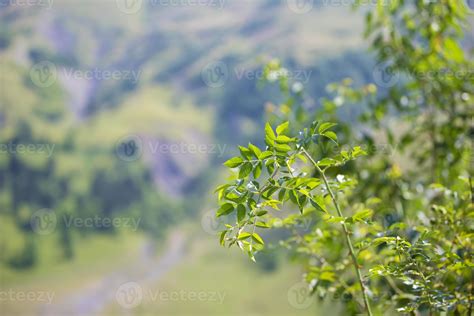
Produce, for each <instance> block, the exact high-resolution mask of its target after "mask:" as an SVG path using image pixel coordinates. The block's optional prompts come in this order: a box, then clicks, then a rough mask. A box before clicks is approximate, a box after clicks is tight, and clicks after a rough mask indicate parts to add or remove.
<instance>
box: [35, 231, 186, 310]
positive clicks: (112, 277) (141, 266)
mask: <svg viewBox="0 0 474 316" xmlns="http://www.w3.org/2000/svg"><path fill="white" fill-rule="evenodd" d="M184 245H185V235H184V233H183V232H181V231H175V232H172V233H171V234H170V236H169V238H168V241H167V246H166V248H165V250H164V252H163V253H162V255H161V256H160V257H158V258H157V257H155V253H154V247H153V243H152V242H151V241H148V242H147V243H146V244H145V245H143V249H142V254H141V256H140V258H137V260H136V262H135V263H134V264H132V265H130V266H128V267H126V268H124V269H121V270H118V271H114V272H111V273H110V274H108V275H105V276H104V277H103V278H102V279H100V280H97V282H95V283H94V284H89V285H88V286H87V287H84V288H83V289H81V290H80V291H78V292H76V293H73V294H70V295H68V296H67V297H66V298H64V299H62V300H61V301H59V302H53V304H51V305H43V306H42V307H41V308H40V310H39V311H38V313H37V314H38V315H41V316H94V315H100V313H101V311H103V310H104V309H105V308H106V307H107V306H108V305H109V304H114V303H115V304H118V303H117V301H116V293H117V290H118V289H119V287H120V286H121V285H122V284H125V283H127V282H136V283H137V284H140V285H141V286H146V285H147V284H153V283H156V282H158V281H159V280H160V279H161V278H162V277H163V276H164V275H165V274H166V273H167V272H168V271H169V270H170V269H172V268H173V267H174V266H175V265H176V264H177V263H178V262H179V261H180V260H181V258H182V257H183V255H184ZM127 313H128V311H127V310H124V315H127Z"/></svg>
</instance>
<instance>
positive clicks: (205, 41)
mask: <svg viewBox="0 0 474 316" xmlns="http://www.w3.org/2000/svg"><path fill="white" fill-rule="evenodd" d="M327 3H328V2H324V1H314V2H312V5H313V6H312V7H311V8H310V10H307V8H306V7H304V6H302V7H298V6H295V3H293V2H291V1H290V2H287V1H279V0H266V1H264V0H261V1H238V0H227V1H222V0H221V1H217V0H215V1H213V0H207V1H185V0H182V1H159V0H143V1H140V0H123V1H122V0H117V1H115V0H97V1H78V0H54V2H53V1H52V0H23V1H22V0H16V1H15V0H10V1H5V0H1V1H0V81H1V85H0V146H1V147H0V294H1V296H0V313H1V314H2V315H190V314H192V315H323V314H325V313H326V314H327V313H330V314H337V312H338V309H339V308H338V303H337V301H338V300H337V299H335V300H333V301H332V302H328V303H326V304H324V305H323V304H322V303H320V302H318V301H317V300H316V299H315V298H306V296H305V295H304V294H306V293H304V287H302V286H301V281H302V278H301V272H302V271H300V269H299V268H298V266H297V265H291V264H286V263H285V262H286V261H287V259H288V254H287V253H285V252H283V251H281V250H278V249H277V248H276V249H275V250H273V251H269V252H267V253H263V254H262V256H261V258H260V259H259V261H258V263H257V264H254V263H252V262H251V261H250V260H248V259H247V258H246V257H244V256H241V255H240V254H239V253H238V252H237V251H232V250H228V249H224V248H221V247H218V241H217V238H216V235H217V232H218V231H219V228H220V227H221V225H222V223H220V222H218V221H217V220H216V219H214V217H213V213H212V212H213V210H215V204H214V203H215V202H214V200H215V199H213V193H212V192H213V188H214V186H215V185H216V184H217V183H219V180H220V179H222V178H224V177H226V173H225V171H224V170H223V169H222V168H221V164H222V162H223V161H225V160H226V158H228V157H230V156H231V155H232V154H233V153H234V150H235V149H234V148H235V145H237V144H241V143H243V142H247V141H248V140H252V142H254V143H256V144H259V143H261V139H260V137H259V136H258V131H259V130H260V129H261V126H262V125H263V122H264V119H265V114H266V111H271V109H272V104H271V103H268V101H269V100H270V99H272V98H271V97H270V96H274V95H277V94H278V91H277V90H276V88H275V87H264V86H262V85H261V84H259V77H260V76H261V71H260V69H261V67H262V65H263V64H264V63H266V62H268V61H270V60H271V59H272V58H275V57H278V58H279V59H281V61H282V62H283V64H284V65H286V66H287V67H288V69H289V71H290V75H291V76H292V78H293V79H294V81H296V82H300V83H301V84H302V85H303V86H304V87H305V89H306V90H307V93H308V94H309V96H310V98H308V99H307V100H305V106H307V107H309V108H311V107H314V106H315V102H314V100H318V99H319V98H322V97H325V96H327V92H326V90H325V86H326V85H327V84H329V83H331V82H334V81H339V80H342V79H344V78H345V77H351V78H353V80H354V81H355V82H356V83H369V82H372V81H373V67H374V60H373V58H372V56H371V55H370V53H368V52H367V48H366V44H365V43H364V41H363V40H362V33H363V15H362V12H352V10H351V7H350V5H327ZM337 3H339V2H337ZM342 3H344V1H343V2H342ZM347 3H349V2H347ZM467 40H470V41H471V42H474V40H473V37H472V36H471V37H468V38H467ZM297 87H298V86H297ZM359 110H360V109H358V108H356V107H353V108H349V109H346V110H344V112H341V113H340V115H341V116H342V117H345V118H347V119H351V118H352V117H353V115H354V113H356V112H358V111H359ZM262 272H263V276H262V274H261V273H262ZM257 275H259V280H258V282H254V280H255V279H256V278H257Z"/></svg>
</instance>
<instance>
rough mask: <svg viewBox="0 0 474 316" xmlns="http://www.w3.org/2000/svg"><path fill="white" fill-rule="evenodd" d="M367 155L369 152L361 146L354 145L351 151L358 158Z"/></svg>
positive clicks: (353, 156)
mask: <svg viewBox="0 0 474 316" xmlns="http://www.w3.org/2000/svg"><path fill="white" fill-rule="evenodd" d="M365 155H367V153H366V152H365V151H364V150H362V148H360V146H356V147H354V148H353V149H352V151H351V156H352V158H357V157H359V156H365Z"/></svg>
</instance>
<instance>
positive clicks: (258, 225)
mask: <svg viewBox="0 0 474 316" xmlns="http://www.w3.org/2000/svg"><path fill="white" fill-rule="evenodd" d="M255 225H256V226H257V227H260V228H270V227H271V226H270V225H268V224H267V223H265V222H257V224H255Z"/></svg>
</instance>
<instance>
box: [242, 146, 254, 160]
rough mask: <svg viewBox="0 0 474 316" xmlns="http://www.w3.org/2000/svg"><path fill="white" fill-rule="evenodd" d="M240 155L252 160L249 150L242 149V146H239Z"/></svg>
mask: <svg viewBox="0 0 474 316" xmlns="http://www.w3.org/2000/svg"><path fill="white" fill-rule="evenodd" d="M239 150H240V154H241V155H242V156H243V157H245V158H246V159H252V152H251V151H250V149H248V148H246V147H244V146H239Z"/></svg>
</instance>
